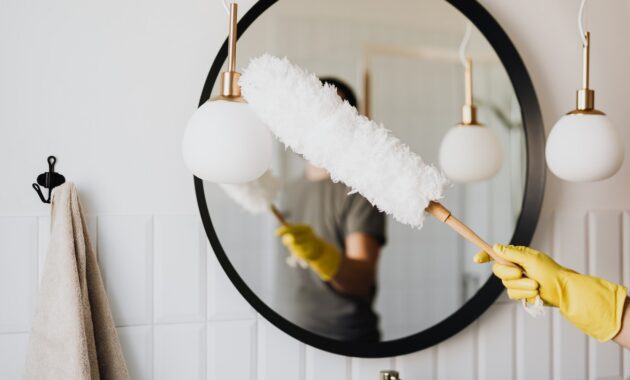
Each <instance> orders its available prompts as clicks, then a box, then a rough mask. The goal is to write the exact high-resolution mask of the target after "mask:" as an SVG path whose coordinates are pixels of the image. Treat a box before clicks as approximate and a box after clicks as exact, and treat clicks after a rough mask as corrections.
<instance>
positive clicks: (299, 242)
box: [276, 224, 341, 281]
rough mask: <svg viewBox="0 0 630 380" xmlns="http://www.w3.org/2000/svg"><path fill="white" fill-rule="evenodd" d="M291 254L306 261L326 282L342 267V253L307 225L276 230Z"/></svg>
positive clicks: (288, 226) (283, 227)
mask: <svg viewBox="0 0 630 380" xmlns="http://www.w3.org/2000/svg"><path fill="white" fill-rule="evenodd" d="M276 235H278V236H280V237H282V244H284V245H285V246H286V247H287V248H288V249H289V251H291V253H292V254H293V255H295V256H297V257H299V258H300V259H302V260H304V261H306V262H307V263H308V265H309V266H310V267H311V269H313V271H315V273H317V274H318V275H319V277H320V278H321V279H322V280H324V281H329V280H330V279H331V278H333V277H334V276H335V274H337V271H338V270H339V266H340V265H341V253H339V251H338V250H337V248H336V247H335V246H334V245H332V244H330V243H329V242H327V241H326V240H324V239H321V238H319V237H318V236H317V235H315V233H314V232H313V229H312V228H311V227H310V226H308V225H305V224H296V225H286V226H282V227H280V228H278V229H277V230H276Z"/></svg>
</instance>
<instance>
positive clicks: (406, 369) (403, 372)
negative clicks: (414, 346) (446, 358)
mask: <svg viewBox="0 0 630 380" xmlns="http://www.w3.org/2000/svg"><path fill="white" fill-rule="evenodd" d="M436 364H437V349H436V347H430V348H426V349H424V350H422V351H418V352H414V353H412V354H408V355H404V356H398V357H397V358H396V369H398V371H399V372H400V377H401V378H403V379H433V378H434V376H435V366H436Z"/></svg>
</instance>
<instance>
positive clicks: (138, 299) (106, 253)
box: [98, 216, 153, 326]
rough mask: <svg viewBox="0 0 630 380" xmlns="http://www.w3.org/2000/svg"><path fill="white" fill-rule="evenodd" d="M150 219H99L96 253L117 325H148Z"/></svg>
mask: <svg viewBox="0 0 630 380" xmlns="http://www.w3.org/2000/svg"><path fill="white" fill-rule="evenodd" d="M152 232H153V228H152V219H151V217H149V216H100V217H99V218H98V237H99V238H98V252H99V261H100V264H101V270H102V273H103V277H104V281H105V287H106V289H107V292H108V294H109V300H110V305H111V308H112V313H113V314H114V320H115V322H116V324H117V325H118V326H129V325H142V324H150V323H151V322H152V311H153V310H152V309H153V294H152V269H153V265H152V240H153V239H152Z"/></svg>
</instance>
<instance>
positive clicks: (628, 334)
mask: <svg viewBox="0 0 630 380" xmlns="http://www.w3.org/2000/svg"><path fill="white" fill-rule="evenodd" d="M613 341H615V342H616V343H617V344H619V345H620V346H622V347H625V348H627V349H630V298H626V303H625V304H624V312H623V317H622V318H621V330H619V333H618V334H617V336H615V337H614V338H613Z"/></svg>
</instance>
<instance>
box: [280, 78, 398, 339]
mask: <svg viewBox="0 0 630 380" xmlns="http://www.w3.org/2000/svg"><path fill="white" fill-rule="evenodd" d="M322 82H323V83H327V84H329V85H333V86H335V87H336V88H337V94H338V95H339V96H340V97H341V98H342V99H344V100H345V101H347V102H348V103H349V104H350V105H352V106H354V107H356V97H355V95H354V94H353V92H352V90H351V89H350V87H349V86H348V85H346V84H345V83H343V82H342V81H340V80H337V79H334V78H323V79H322ZM349 193H350V188H348V187H347V186H346V185H344V184H343V183H334V182H332V180H331V179H330V176H329V173H328V172H327V171H326V170H324V169H321V168H317V167H315V166H313V165H311V164H306V167H305V172H304V176H303V178H301V179H299V180H297V181H296V182H294V183H292V184H290V185H289V186H288V187H287V189H286V191H285V194H284V202H283V206H284V207H283V212H284V213H285V215H286V216H287V218H288V220H291V221H295V222H299V223H301V224H295V225H288V226H283V227H280V228H278V230H277V231H276V233H277V235H278V236H279V237H281V239H282V243H283V244H284V246H285V247H286V248H287V249H288V251H289V252H290V254H292V255H294V256H295V257H297V258H299V259H300V260H303V261H305V262H306V263H307V264H308V267H309V268H308V270H300V269H297V268H296V269H295V270H294V271H293V273H291V274H290V275H289V276H287V277H288V278H285V279H283V280H284V284H283V286H280V287H278V288H279V289H278V292H279V293H280V294H279V297H280V298H281V302H280V303H281V304H282V305H283V306H284V308H286V310H284V311H283V314H284V315H285V317H287V318H288V319H289V320H290V321H291V322H293V323H295V324H297V325H299V326H300V327H302V328H305V329H307V330H309V331H311V332H314V333H317V334H320V335H323V336H326V337H328V338H332V339H337V340H342V341H355V342H376V341H379V340H380V332H379V329H378V315H377V314H376V313H375V311H374V310H373V304H374V298H375V295H376V273H377V265H378V259H379V255H380V252H381V247H382V246H383V245H384V244H385V240H386V239H385V215H384V214H383V213H381V212H379V211H378V210H377V209H376V208H375V207H374V206H372V205H371V204H370V202H369V201H368V200H366V199H365V198H363V197H362V196H361V195H360V194H358V193H354V194H349Z"/></svg>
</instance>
